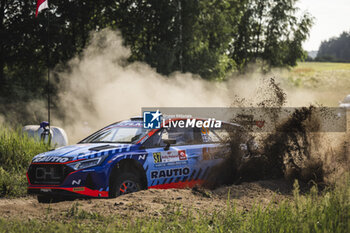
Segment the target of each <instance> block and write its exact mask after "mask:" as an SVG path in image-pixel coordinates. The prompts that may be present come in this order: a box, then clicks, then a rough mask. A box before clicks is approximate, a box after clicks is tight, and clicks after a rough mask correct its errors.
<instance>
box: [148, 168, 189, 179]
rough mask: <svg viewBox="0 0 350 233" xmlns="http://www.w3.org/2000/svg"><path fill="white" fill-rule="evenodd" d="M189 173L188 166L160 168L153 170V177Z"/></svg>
mask: <svg viewBox="0 0 350 233" xmlns="http://www.w3.org/2000/svg"><path fill="white" fill-rule="evenodd" d="M188 174H190V169H189V168H188V167H184V168H172V169H164V170H158V171H157V170H155V171H151V179H159V178H168V177H174V176H183V175H188Z"/></svg>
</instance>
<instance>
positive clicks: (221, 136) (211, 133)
mask: <svg viewBox="0 0 350 233" xmlns="http://www.w3.org/2000/svg"><path fill="white" fill-rule="evenodd" d="M201 135H202V139H203V143H222V142H224V141H225V140H227V138H228V137H229V133H228V132H227V130H226V129H223V128H221V129H213V128H202V130H201Z"/></svg>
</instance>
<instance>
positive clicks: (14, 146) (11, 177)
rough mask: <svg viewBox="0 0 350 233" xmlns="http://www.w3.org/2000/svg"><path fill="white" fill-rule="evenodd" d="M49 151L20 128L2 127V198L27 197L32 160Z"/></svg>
mask: <svg viewBox="0 0 350 233" xmlns="http://www.w3.org/2000/svg"><path fill="white" fill-rule="evenodd" d="M48 150H49V147H48V145H46V144H44V143H40V142H36V141H34V139H33V138H30V137H28V136H27V135H24V134H22V132H21V130H20V129H19V128H18V129H15V130H13V129H10V128H8V127H5V126H1V125H0V197H4V196H23V195H25V193H26V187H27V180H26V170H27V168H28V166H29V164H30V161H31V159H32V158H33V157H34V156H35V155H36V154H39V153H42V152H44V151H48Z"/></svg>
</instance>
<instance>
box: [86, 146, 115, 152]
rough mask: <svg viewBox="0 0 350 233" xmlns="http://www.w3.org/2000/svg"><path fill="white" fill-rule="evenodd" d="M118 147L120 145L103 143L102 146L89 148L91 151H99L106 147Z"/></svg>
mask: <svg viewBox="0 0 350 233" xmlns="http://www.w3.org/2000/svg"><path fill="white" fill-rule="evenodd" d="M118 147H120V146H113V145H103V146H96V147H92V148H90V149H89V150H91V151H100V150H106V149H111V148H118Z"/></svg>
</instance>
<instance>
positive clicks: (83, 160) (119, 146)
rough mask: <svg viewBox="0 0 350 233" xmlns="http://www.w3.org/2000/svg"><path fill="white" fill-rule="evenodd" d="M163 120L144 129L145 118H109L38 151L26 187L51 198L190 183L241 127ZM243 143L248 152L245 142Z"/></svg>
mask: <svg viewBox="0 0 350 233" xmlns="http://www.w3.org/2000/svg"><path fill="white" fill-rule="evenodd" d="M180 120H183V119H176V120H172V122H170V123H172V124H173V125H176V124H174V122H175V123H176V121H180ZM197 120H199V121H201V120H200V119H197ZM167 124H168V123H163V124H162V125H161V127H160V128H158V129H145V128H144V127H143V126H144V125H143V118H142V117H134V118H131V119H129V120H125V121H121V122H117V123H114V124H111V125H109V126H107V127H105V128H103V129H101V130H99V131H97V132H96V133H94V134H92V135H91V136H89V137H87V138H85V139H84V140H82V141H81V142H79V143H78V144H76V145H72V146H66V147H61V148H58V149H56V150H52V151H49V152H45V153H42V154H39V155H37V156H35V157H34V158H33V160H32V163H31V165H30V167H29V169H28V172H27V178H28V183H29V184H28V193H29V194H36V195H37V197H38V201H39V202H50V201H52V200H53V199H55V198H62V197H68V196H83V197H116V196H119V195H122V194H126V193H130V192H136V191H138V190H142V189H150V188H155V189H167V188H185V187H193V186H194V185H197V184H200V183H202V182H203V181H204V180H205V179H206V177H207V176H208V175H209V172H210V170H211V168H212V167H213V166H215V165H216V164H218V163H219V162H220V161H222V160H223V157H224V156H225V155H224V154H225V152H224V150H222V149H223V148H224V147H225V146H224V144H225V143H224V141H225V138H227V137H228V136H229V131H230V130H231V129H235V128H237V127H240V126H239V125H236V124H231V123H223V124H222V126H221V127H220V128H215V129H213V128H204V127H202V128H195V127H194V128H192V127H191V128H180V127H179V126H175V127H169V125H167ZM241 149H242V150H246V152H244V153H249V151H248V150H247V147H246V146H244V145H243V146H242V147H241ZM220 151H221V152H220Z"/></svg>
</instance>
